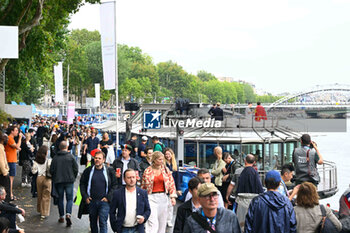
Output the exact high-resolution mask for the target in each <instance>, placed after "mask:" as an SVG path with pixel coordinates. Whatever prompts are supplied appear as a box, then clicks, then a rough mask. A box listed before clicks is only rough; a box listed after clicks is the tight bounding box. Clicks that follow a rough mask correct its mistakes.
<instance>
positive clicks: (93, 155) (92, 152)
mask: <svg viewBox="0 0 350 233" xmlns="http://www.w3.org/2000/svg"><path fill="white" fill-rule="evenodd" d="M98 151H101V150H100V149H98V148H96V149H94V150H92V151H91V152H90V155H91V156H92V157H95V154H96V152H98Z"/></svg>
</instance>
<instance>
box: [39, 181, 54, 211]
mask: <svg viewBox="0 0 350 233" xmlns="http://www.w3.org/2000/svg"><path fill="white" fill-rule="evenodd" d="M36 187H37V189H38V200H37V201H38V202H37V211H38V212H39V213H40V214H41V215H42V216H49V215H50V205H51V179H49V178H46V176H38V178H37V179H36Z"/></svg>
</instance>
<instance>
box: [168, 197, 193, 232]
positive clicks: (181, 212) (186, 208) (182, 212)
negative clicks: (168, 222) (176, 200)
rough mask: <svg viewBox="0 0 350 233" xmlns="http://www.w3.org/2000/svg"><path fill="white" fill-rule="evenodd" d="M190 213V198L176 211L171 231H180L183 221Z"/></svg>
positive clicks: (183, 224)
mask: <svg viewBox="0 0 350 233" xmlns="http://www.w3.org/2000/svg"><path fill="white" fill-rule="evenodd" d="M191 213H192V198H191V199H190V200H188V201H186V202H185V203H183V204H182V205H180V206H179V208H178V209H177V213H176V219H175V226H174V231H173V233H182V232H183V229H184V226H185V221H186V219H187V217H188V216H190V215H191Z"/></svg>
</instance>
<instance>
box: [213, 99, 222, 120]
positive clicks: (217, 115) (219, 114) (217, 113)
mask: <svg viewBox="0 0 350 233" xmlns="http://www.w3.org/2000/svg"><path fill="white" fill-rule="evenodd" d="M213 116H214V118H215V120H216V121H223V120H224V111H223V110H222V109H221V108H220V103H217V104H216V108H215V109H214V110H213Z"/></svg>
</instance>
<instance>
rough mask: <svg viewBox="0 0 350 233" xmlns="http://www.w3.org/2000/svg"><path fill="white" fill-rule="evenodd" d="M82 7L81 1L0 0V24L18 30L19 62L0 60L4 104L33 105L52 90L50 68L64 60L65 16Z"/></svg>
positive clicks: (91, 0) (66, 18)
mask: <svg viewBox="0 0 350 233" xmlns="http://www.w3.org/2000/svg"><path fill="white" fill-rule="evenodd" d="M85 2H90V3H97V2H99V0H86V1H85ZM82 4H83V0H60V1H56V0H46V1H44V0H38V1H33V0H18V1H17V0H0V25H10V26H13V25H17V26H18V27H19V38H18V39H19V59H17V60H9V59H2V60H0V72H1V71H2V70H3V69H5V67H6V99H7V100H6V101H7V102H10V101H11V100H16V101H25V102H27V103H37V102H38V101H39V98H40V97H41V96H42V95H43V94H44V92H45V91H46V90H53V86H54V85H53V74H52V73H53V68H52V67H53V65H54V64H55V63H56V62H57V61H60V60H62V59H63V58H64V56H63V53H62V51H64V48H65V46H66V43H65V36H66V34H67V32H68V30H67V25H68V23H69V14H71V13H74V12H76V11H77V10H78V9H79V8H80V7H81V6H82ZM19 87H20V88H19Z"/></svg>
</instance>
